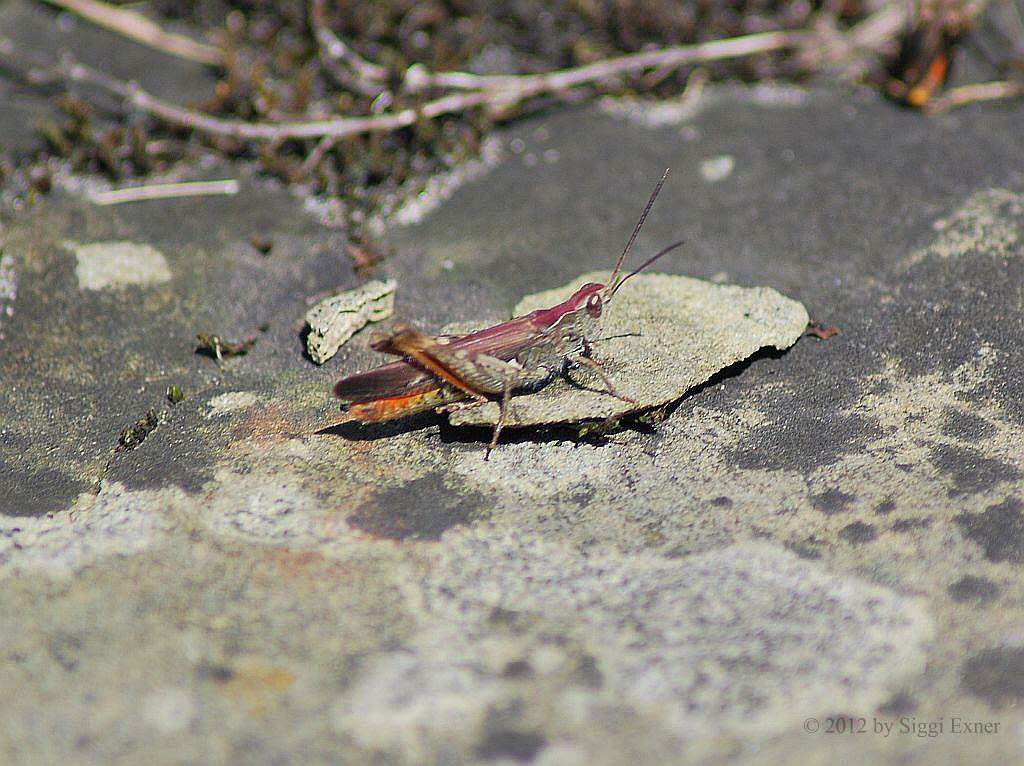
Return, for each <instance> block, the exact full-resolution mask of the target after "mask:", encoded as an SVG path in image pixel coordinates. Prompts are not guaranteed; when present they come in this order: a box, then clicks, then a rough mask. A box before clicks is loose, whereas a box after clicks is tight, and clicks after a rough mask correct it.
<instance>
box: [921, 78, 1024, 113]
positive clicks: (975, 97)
mask: <svg viewBox="0 0 1024 766" xmlns="http://www.w3.org/2000/svg"><path fill="white" fill-rule="evenodd" d="M1019 96H1024V82H1021V81H1015V80H995V81H993V82H979V83H974V84H972V85H961V86H960V87H958V88H953V89H951V90H949V91H948V92H947V93H946V94H945V95H944V96H940V97H939V98H936V99H934V100H932V101H930V102H929V103H928V104H926V105H925V111H927V112H928V113H929V114H938V113H940V112H948V111H949V110H950V109H956V108H957V107H960V106H966V105H967V104H975V103H978V102H980V101H998V100H1001V99H1004V98H1017V97H1019Z"/></svg>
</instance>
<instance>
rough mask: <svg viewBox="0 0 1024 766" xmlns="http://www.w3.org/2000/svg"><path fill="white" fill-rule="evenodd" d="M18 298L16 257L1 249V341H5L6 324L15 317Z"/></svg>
mask: <svg viewBox="0 0 1024 766" xmlns="http://www.w3.org/2000/svg"><path fill="white" fill-rule="evenodd" d="M17 297H18V273H17V271H15V269H14V256H13V255H11V254H10V253H5V252H4V251H3V249H2V248H0V340H3V339H4V323H5V322H6V321H7V319H8V317H11V316H14V301H15V299H16V298H17Z"/></svg>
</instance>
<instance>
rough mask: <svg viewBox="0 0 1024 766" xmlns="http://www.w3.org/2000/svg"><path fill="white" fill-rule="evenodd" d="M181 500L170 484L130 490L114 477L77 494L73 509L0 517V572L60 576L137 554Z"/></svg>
mask: <svg viewBox="0 0 1024 766" xmlns="http://www.w3.org/2000/svg"><path fill="white" fill-rule="evenodd" d="M186 499H187V496H186V495H185V493H184V492H182V491H180V490H178V489H175V488H172V489H161V490H140V491H137V492H130V491H127V490H126V489H125V488H124V487H123V486H122V485H120V484H118V483H116V482H115V483H111V484H104V485H103V488H102V490H101V491H100V493H99V494H98V495H92V494H91V493H89V494H85V495H82V497H81V499H80V500H79V502H78V504H77V506H76V507H75V508H74V510H69V511H61V512H59V513H53V514H49V515H47V516H28V517H16V518H11V517H8V516H0V576H9V575H12V574H28V573H42V574H45V575H47V576H49V577H53V578H64V577H70V576H71V575H73V574H74V573H75V572H77V571H78V570H79V569H81V568H82V567H85V566H88V565H90V564H93V563H95V562H96V561H98V560H100V559H103V558H106V557H109V556H115V555H121V556H130V555H134V554H137V553H141V552H142V551H144V550H146V549H148V548H149V547H150V546H152V545H154V544H155V543H156V542H157V541H158V540H159V539H160V538H161V537H162V536H163V534H164V532H165V531H166V530H168V529H169V528H170V527H171V521H170V518H171V512H172V509H173V508H174V507H175V506H176V505H178V504H180V503H183V502H184V501H185V500H186Z"/></svg>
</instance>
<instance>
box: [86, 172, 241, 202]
mask: <svg viewBox="0 0 1024 766" xmlns="http://www.w3.org/2000/svg"><path fill="white" fill-rule="evenodd" d="M215 194H225V195H232V194H238V181H236V180H234V179H233V178H229V179H225V180H223V181H186V182H182V183H172V184H147V185H145V186H126V187H124V188H122V189H111V190H110V191H102V192H97V193H95V194H93V195H92V201H93V202H94V203H96V204H97V205H118V204H121V203H123V202H141V201H144V200H153V199H171V198H175V197H206V196H211V195H215Z"/></svg>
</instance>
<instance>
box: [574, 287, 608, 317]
mask: <svg viewBox="0 0 1024 766" xmlns="http://www.w3.org/2000/svg"><path fill="white" fill-rule="evenodd" d="M605 292H606V287H605V285H602V284H599V283H597V282H588V283H587V284H585V285H583V287H581V288H580V289H579V290H577V291H576V292H575V293H573V296H572V298H570V299H569V303H570V306H569V310H570V311H572V312H577V311H579V310H580V309H584V310H585V311H586V312H587V314H589V315H590V316H592V317H593V318H594V319H597V318H599V317H600V316H601V310H602V309H603V308H604V302H605Z"/></svg>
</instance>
